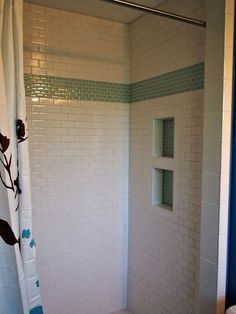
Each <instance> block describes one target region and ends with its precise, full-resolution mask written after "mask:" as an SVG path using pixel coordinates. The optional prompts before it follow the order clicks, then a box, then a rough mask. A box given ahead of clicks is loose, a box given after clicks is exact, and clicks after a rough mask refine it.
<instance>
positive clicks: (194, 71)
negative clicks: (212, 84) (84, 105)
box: [25, 63, 204, 103]
mask: <svg viewBox="0 0 236 314" xmlns="http://www.w3.org/2000/svg"><path fill="white" fill-rule="evenodd" d="M203 87H204V63H199V64H196V65H193V66H190V67H186V68H183V69H179V70H176V71H173V72H169V73H165V74H162V75H160V76H156V77H153V78H149V79H146V80H143V81H140V82H137V83H133V84H130V85H129V84H118V83H110V82H98V81H89V80H81V79H71V78H65V77H54V76H42V75H30V74H25V91H26V96H31V97H34V96H37V97H42V98H59V99H80V100H93V101H109V102H122V103H129V102H136V101H142V100H146V99H153V98H158V97H164V96H168V95H173V94H178V93H182V92H188V91H193V90H197V89H201V88H203Z"/></svg>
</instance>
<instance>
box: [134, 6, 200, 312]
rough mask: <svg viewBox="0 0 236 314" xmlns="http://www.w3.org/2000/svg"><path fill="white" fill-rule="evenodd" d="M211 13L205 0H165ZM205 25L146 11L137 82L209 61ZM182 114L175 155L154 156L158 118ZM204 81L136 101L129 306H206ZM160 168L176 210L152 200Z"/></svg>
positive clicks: (139, 27) (187, 10) (190, 11)
mask: <svg viewBox="0 0 236 314" xmlns="http://www.w3.org/2000/svg"><path fill="white" fill-rule="evenodd" d="M160 8H162V9H166V10H168V11H171V12H175V13H180V14H183V15H187V16H191V17H195V18H199V19H203V20H204V19H205V1H201V0H199V1H195V0H194V1H184V0H180V1H179V0H178V1H177V0H171V1H164V2H163V4H162V5H161V6H160ZM204 34H205V30H204V29H201V28H198V27H194V26H191V25H186V24H182V23H178V22H175V21H170V20H166V19H163V18H158V17H156V16H152V15H144V16H142V17H140V18H138V19H137V20H136V21H134V23H132V24H131V52H130V55H131V66H130V76H131V82H137V81H139V80H144V79H147V78H149V77H154V76H156V75H161V74H163V73H167V72H171V71H174V70H177V69H179V68H183V67H187V66H190V65H193V64H198V63H200V62H202V61H204V44H205V43H204V41H205V37H204ZM168 117H174V118H175V135H174V158H173V160H171V161H172V162H170V160H169V159H171V158H166V159H165V158H159V159H158V158H157V157H155V156H152V151H153V148H152V125H153V120H154V119H163V118H168ZM202 137H203V89H201V90H198V91H190V92H188V93H181V94H176V95H172V96H166V97H160V98H156V99H152V100H145V101H139V102H136V103H132V104H130V174H129V182H130V185H129V195H130V196H129V211H130V212H129V258H128V260H129V262H128V265H129V266H128V307H129V309H130V310H131V311H132V312H133V313H135V314H144V313H145V314H146V313H148V314H167V313H171V314H173V313H175V314H183V313H184V314H187V313H188V314H190V313H191V314H192V313H198V288H199V258H200V211H201V180H202V141H203V139H202ZM152 168H161V169H167V170H173V171H174V193H173V194H174V195H173V211H169V210H167V209H164V208H161V207H158V206H152Z"/></svg>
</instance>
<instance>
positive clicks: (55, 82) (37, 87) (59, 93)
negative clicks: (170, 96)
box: [25, 74, 130, 103]
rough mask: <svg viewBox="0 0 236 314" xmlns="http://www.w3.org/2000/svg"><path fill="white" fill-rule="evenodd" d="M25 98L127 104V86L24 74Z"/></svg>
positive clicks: (128, 97)
mask: <svg viewBox="0 0 236 314" xmlns="http://www.w3.org/2000/svg"><path fill="white" fill-rule="evenodd" d="M25 91H26V96H31V97H41V98H57V99H77V100H88V101H107V102H122V103H128V102H129V99H130V95H129V92H130V91H129V85H128V84H118V83H110V82H101V81H89V80H81V79H72V78H65V77H55V76H43V75H30V74H25Z"/></svg>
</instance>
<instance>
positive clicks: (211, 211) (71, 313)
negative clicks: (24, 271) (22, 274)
mask: <svg viewBox="0 0 236 314" xmlns="http://www.w3.org/2000/svg"><path fill="white" fill-rule="evenodd" d="M135 6H136V8H135ZM233 8H234V1H233V0H226V1H221V0H217V1H209V0H189V1H185V0H165V1H163V0H146V1H136V4H134V3H129V1H128V2H127V1H121V0H114V1H113V0H110V1H101V0H96V1H95V0H94V1H72V0H71V1H67V2H65V1H53V0H48V1H46V0H45V1H44V0H29V1H25V2H24V14H23V18H24V19H23V22H24V82H25V93H26V104H27V122H28V128H29V150H30V166H31V183H32V201H33V224H34V231H35V239H36V244H37V267H38V273H39V278H40V288H41V296H42V303H43V309H44V313H45V314H55V313H56V314H111V313H117V314H118V313H119V314H123V313H128V311H129V313H133V314H167V313H171V314H174V313H175V314H176V313H179V314H190V313H194V314H197V313H198V314H215V313H219V314H223V313H224V306H225V301H224V300H225V282H226V267H227V260H226V255H227V215H228V190H229V188H228V187H229V180H228V177H229V159H230V134H229V132H228V130H229V129H230V121H231V90H232V87H231V86H232V47H233V35H232V34H233V16H234V13H233V12H234V10H233ZM165 17H168V18H165ZM3 314H5V313H3ZM7 314H8V313H7ZM10 314H18V313H10Z"/></svg>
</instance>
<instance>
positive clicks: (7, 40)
mask: <svg viewBox="0 0 236 314" xmlns="http://www.w3.org/2000/svg"><path fill="white" fill-rule="evenodd" d="M22 20H23V1H22V0H0V193H1V197H2V198H3V201H1V202H0V255H1V257H3V258H1V259H0V300H1V310H0V312H1V313H4V314H13V313H14V314H23V313H24V314H42V313H43V308H42V305H41V297H40V287H39V278H38V275H37V270H36V262H35V253H36V251H35V240H34V237H33V231H32V204H31V184H30V169H29V152H28V141H27V139H28V135H27V123H26V118H25V117H26V106H25V91H24V76H23V27H22V26H23V25H22V23H23V21H22ZM12 273H16V276H14V275H12ZM9 301H10V302H9ZM2 311H3V312H2Z"/></svg>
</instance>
